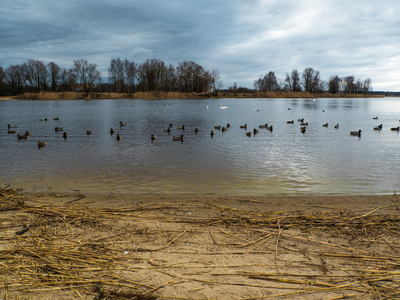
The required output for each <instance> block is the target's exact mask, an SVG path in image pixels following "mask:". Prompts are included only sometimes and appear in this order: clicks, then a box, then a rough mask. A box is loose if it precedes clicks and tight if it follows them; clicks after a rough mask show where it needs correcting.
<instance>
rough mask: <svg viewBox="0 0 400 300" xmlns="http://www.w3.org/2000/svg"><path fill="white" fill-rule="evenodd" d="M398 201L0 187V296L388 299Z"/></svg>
mask: <svg viewBox="0 0 400 300" xmlns="http://www.w3.org/2000/svg"><path fill="white" fill-rule="evenodd" d="M399 210H400V196H398V195H352V196H349V195H343V196H335V195H329V196H326V195H325V196H321V195H292V196H288V195H264V196H238V195H196V194H191V195H168V194H152V195H149V194H137V195H132V194H129V195H124V194H122V195H119V194H85V193H83V194H81V193H49V192H46V193H33V194H32V193H24V192H18V191H17V190H15V189H4V188H3V189H2V190H0V224H2V226H3V228H4V234H3V236H2V237H0V255H1V258H0V260H1V261H2V264H0V273H1V274H2V275H3V276H5V278H6V281H5V280H3V282H1V283H0V297H5V296H8V297H10V298H18V297H20V298H29V299H61V298H62V299H77V298H82V299H92V298H93V297H96V296H98V297H99V298H101V297H103V298H104V297H106V298H113V299H179V298H184V299H276V298H279V299H341V298H345V297H348V298H354V299H356V298H359V297H363V296H364V297H365V295H370V296H371V298H374V297H379V296H380V297H383V298H392V297H393V298H394V297H396V296H399V292H398V291H399V290H400V280H399V279H400V273H399V263H400V237H399V235H398V233H399V232H400V216H399V213H398V212H399ZM135 297H136V298H135Z"/></svg>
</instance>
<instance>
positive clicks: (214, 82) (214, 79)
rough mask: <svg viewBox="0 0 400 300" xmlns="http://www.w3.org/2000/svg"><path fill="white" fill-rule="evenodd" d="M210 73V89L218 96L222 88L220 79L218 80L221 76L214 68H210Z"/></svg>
mask: <svg viewBox="0 0 400 300" xmlns="http://www.w3.org/2000/svg"><path fill="white" fill-rule="evenodd" d="M210 75H211V77H210V79H211V86H212V90H213V92H214V93H215V96H218V92H219V90H220V89H221V88H222V81H221V80H220V79H221V76H220V75H219V72H218V70H216V69H213V70H211V73H210Z"/></svg>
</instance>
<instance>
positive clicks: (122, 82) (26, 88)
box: [0, 58, 372, 96]
mask: <svg viewBox="0 0 400 300" xmlns="http://www.w3.org/2000/svg"><path fill="white" fill-rule="evenodd" d="M220 79H221V77H220V75H219V72H218V71H217V70H215V69H214V70H211V71H208V70H206V69H205V68H203V67H202V66H200V65H199V64H197V63H195V62H193V61H184V62H180V63H179V64H178V66H177V67H174V66H173V65H171V64H169V65H166V64H165V63H164V62H163V61H162V60H159V59H155V58H154V59H147V60H146V61H145V62H144V63H142V64H137V63H136V62H134V61H130V60H127V59H121V58H113V59H111V60H110V65H109V67H108V80H107V82H102V78H101V73H100V71H99V70H98V67H97V65H96V64H93V63H89V62H88V61H87V60H84V59H80V60H74V62H73V67H72V68H69V69H65V68H64V69H62V68H60V67H59V66H58V65H57V64H56V63H54V62H50V63H48V64H46V63H44V62H43V61H39V60H33V59H30V60H28V61H27V62H26V63H23V64H21V65H12V66H9V67H8V68H6V69H3V68H2V67H1V66H0V95H3V96H8V95H19V94H23V93H27V92H30V93H40V92H84V93H85V94H86V96H88V95H89V93H90V92H102V93H105V92H107V93H137V92H154V91H156V92H181V93H214V95H215V96H218V92H219V91H220V89H221V88H222V81H221V80H220ZM255 91H257V92H275V91H279V92H280V91H285V92H292V93H293V92H294V93H297V92H308V93H314V94H315V93H331V94H366V93H370V92H371V91H372V85H371V79H369V78H368V79H366V80H360V79H356V78H355V77H354V76H345V77H339V76H338V75H335V76H331V77H330V78H329V80H328V81H324V80H322V79H321V76H320V72H319V71H316V70H314V69H313V68H306V69H304V71H303V72H302V73H300V72H299V71H298V70H296V69H294V70H292V72H291V73H286V77H285V78H284V79H283V80H279V79H278V78H277V77H276V76H275V73H274V72H272V71H270V72H268V73H267V74H266V75H261V76H260V77H259V78H258V79H257V80H255V81H254V89H249V88H244V87H237V86H236V83H235V84H234V85H233V86H231V87H229V89H228V92H233V93H246V92H255Z"/></svg>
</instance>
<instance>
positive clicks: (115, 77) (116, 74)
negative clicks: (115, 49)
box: [108, 58, 125, 93]
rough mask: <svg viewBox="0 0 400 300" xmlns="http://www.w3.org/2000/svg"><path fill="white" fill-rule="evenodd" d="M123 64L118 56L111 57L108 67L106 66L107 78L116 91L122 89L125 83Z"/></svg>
mask: <svg viewBox="0 0 400 300" xmlns="http://www.w3.org/2000/svg"><path fill="white" fill-rule="evenodd" d="M124 67H125V65H124V62H123V61H122V60H121V59H120V58H117V59H115V58H112V59H111V63H110V67H109V68H108V79H109V81H110V82H111V83H112V84H113V85H114V88H115V91H116V92H117V93H122V92H123V91H124V83H125V68H124Z"/></svg>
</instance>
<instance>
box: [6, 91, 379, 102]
mask: <svg viewBox="0 0 400 300" xmlns="http://www.w3.org/2000/svg"><path fill="white" fill-rule="evenodd" d="M226 98H232V99H246V98H282V99H290V98H295V99H308V98H385V96H384V95H363V94H349V95H347V94H326V93H322V94H314V93H308V92H282V91H278V92H252V93H233V92H220V93H219V94H218V96H216V95H215V94H213V93H200V94H198V93H181V92H136V93H133V94H132V93H95V92H93V93H91V94H90V97H89V98H86V97H85V95H84V94H82V93H79V92H40V93H25V94H21V95H17V96H2V97H0V101H1V100H53V101H55V100H102V99H103V100H104V99H141V100H165V99H226Z"/></svg>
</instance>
